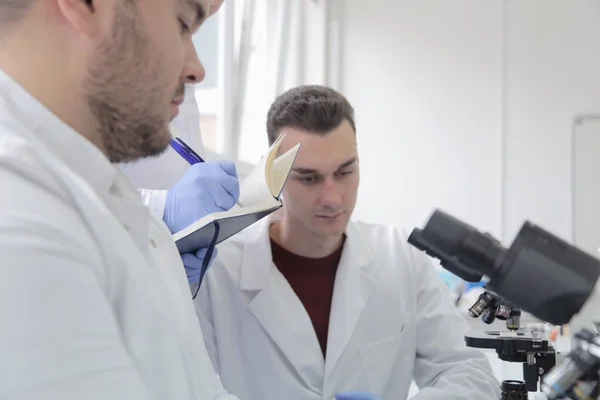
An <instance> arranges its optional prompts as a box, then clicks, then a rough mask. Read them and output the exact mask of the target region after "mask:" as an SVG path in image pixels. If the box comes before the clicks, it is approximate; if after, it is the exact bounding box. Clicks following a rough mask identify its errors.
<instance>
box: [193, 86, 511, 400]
mask: <svg viewBox="0 0 600 400" xmlns="http://www.w3.org/2000/svg"><path fill="white" fill-rule="evenodd" d="M353 114H354V112H353V109H352V107H351V106H350V104H349V103H348V102H347V100H346V99H345V98H344V97H343V96H342V95H340V94H339V93H337V92H335V91H333V90H331V89H328V88H325V87H321V86H304V87H299V88H295V89H291V90H289V91H288V92H286V93H284V94H283V95H281V96H280V97H278V98H277V99H276V100H275V102H274V103H273V105H272V106H271V109H270V111H269V113H268V122H267V131H268V135H269V140H270V142H271V143H273V141H274V140H275V139H276V138H277V137H278V135H279V134H281V133H285V134H286V137H285V139H284V140H283V142H282V144H281V147H280V151H281V152H285V151H287V150H288V149H289V148H291V147H292V146H294V145H296V144H297V143H298V142H302V148H301V150H300V153H299V155H298V158H297V159H296V162H295V165H294V168H293V171H292V173H291V175H290V177H289V178H288V181H287V183H286V186H285V189H284V192H283V194H284V200H283V204H284V206H283V211H284V212H283V216H282V217H281V218H280V219H273V218H271V219H266V220H263V221H262V222H259V223H257V224H255V225H253V226H251V227H249V228H247V229H246V230H245V231H243V232H242V233H240V234H238V235H236V236H234V237H232V238H231V239H229V240H228V241H226V242H224V243H222V244H221V245H220V246H219V256H218V257H217V259H216V260H215V262H214V264H213V266H212V267H211V269H210V270H209V271H208V273H207V274H206V276H205V278H204V281H203V282H202V286H201V289H200V293H199V295H198V297H197V298H196V300H195V305H196V310H197V313H198V316H199V319H200V322H201V326H202V330H203V333H204V340H205V344H206V347H207V350H208V352H209V354H210V356H211V359H212V361H213V365H214V366H215V369H216V370H217V372H218V373H220V375H221V378H222V381H223V383H224V385H225V386H226V387H227V388H228V390H229V391H230V392H231V393H233V394H235V395H237V396H239V397H241V398H244V399H247V400H263V399H278V398H281V399H283V398H285V399H286V400H311V399H314V400H317V399H327V400H329V399H331V398H332V397H333V396H334V394H335V393H338V392H340V391H349V390H353V391H362V392H367V393H363V397H360V395H359V394H357V393H355V394H347V395H348V396H349V397H348V398H355V399H359V398H364V399H375V398H382V399H385V400H400V399H405V398H406V397H407V395H408V392H409V386H410V384H411V381H412V380H413V379H414V380H415V382H416V383H417V385H418V386H419V387H420V389H421V390H420V392H419V393H418V394H417V395H416V396H415V397H413V399H415V400H416V399H419V400H425V399H427V400H433V399H440V400H441V399H444V400H458V399H461V400H474V399H477V400H497V399H498V398H500V390H499V386H500V385H499V382H497V381H496V379H495V378H494V376H493V374H492V371H491V367H490V365H489V363H488V361H487V359H486V357H485V356H484V354H482V353H481V352H480V351H478V350H476V349H470V348H467V347H466V346H465V344H464V333H465V332H466V330H467V329H468V328H467V322H466V320H465V318H463V317H462V316H461V315H460V314H459V313H458V312H457V310H456V309H455V307H454V305H453V302H452V298H451V296H450V294H449V291H448V290H447V288H446V287H445V286H444V284H443V283H442V282H441V280H440V279H439V278H438V277H437V275H436V272H435V269H434V266H433V263H432V260H431V259H430V258H428V257H427V256H426V255H424V253H422V252H420V251H417V250H414V249H413V248H412V247H411V246H410V245H408V244H407V242H406V238H407V237H406V234H405V233H404V232H403V231H402V230H400V229H398V228H396V227H393V226H383V225H374V224H367V223H361V222H353V221H350V219H351V215H352V211H353V209H354V205H355V201H356V196H357V190H358V185H359V158H358V153H357V146H356V132H355V124H354V115H353ZM383 145H384V144H383ZM390 173H392V172H391V171H388V170H382V175H383V174H390ZM382 179H385V178H382ZM388 181H389V182H391V184H392V185H393V179H392V180H390V179H388ZM373 195H376V194H373ZM381 201H385V198H382V199H381ZM190 272H191V271H188V273H190ZM339 398H340V399H341V398H346V397H345V396H340V397H339Z"/></svg>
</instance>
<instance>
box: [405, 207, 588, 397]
mask: <svg viewBox="0 0 600 400" xmlns="http://www.w3.org/2000/svg"><path fill="white" fill-rule="evenodd" d="M408 242H409V243H410V244H411V245H413V246H415V247H416V248H417V249H419V250H421V251H424V252H425V253H427V254H428V255H430V256H432V257H434V258H437V259H438V260H440V264H441V266H442V267H444V268H445V269H447V270H448V271H450V272H451V273H453V274H454V275H456V276H458V277H460V278H462V279H464V280H465V281H467V282H479V281H481V280H482V279H483V278H484V277H486V278H487V283H486V285H485V286H484V289H486V290H487V291H486V292H484V293H483V294H482V295H481V296H480V298H479V299H478V300H477V302H476V303H475V304H474V305H473V307H471V310H472V314H471V316H477V317H479V316H483V317H484V318H488V319H491V316H492V315H493V316H494V317H495V318H497V317H498V315H500V318H504V317H506V321H508V323H507V331H503V332H500V331H486V332H483V333H470V334H468V335H467V336H466V337H465V341H466V343H467V345H469V346H472V347H480V348H481V347H484V348H494V349H496V352H497V354H498V355H499V356H500V358H501V359H506V360H507V361H511V359H512V360H516V361H518V362H524V367H523V368H524V378H525V382H523V381H504V382H502V393H503V394H502V396H503V397H502V399H518V398H521V399H526V398H527V397H526V396H527V390H524V389H528V388H533V387H534V385H535V387H536V390H537V382H538V379H541V385H540V386H541V391H542V392H543V393H544V394H546V396H547V397H548V398H549V399H550V400H556V399H571V400H596V399H598V396H599V395H598V383H599V380H600V334H599V333H598V331H597V330H596V322H597V321H600V315H599V314H600V296H599V295H598V291H600V282H598V278H599V277H600V260H598V259H597V258H595V257H593V256H591V255H589V254H587V253H586V252H584V251H582V250H580V249H578V248H576V247H575V246H572V245H570V244H568V243H567V242H565V241H563V240H561V239H559V238H558V237H556V236H554V235H552V234H551V233H549V232H547V231H545V230H543V229H542V228H540V227H538V226H536V225H535V224H532V223H530V222H528V221H527V222H525V223H524V224H523V226H522V227H521V229H520V230H519V232H518V234H517V236H516V237H515V239H514V241H513V242H512V244H511V245H510V246H509V247H508V248H505V247H503V246H502V245H501V243H500V242H499V241H498V240H497V239H495V238H494V237H492V236H491V235H489V234H487V233H481V232H479V231H477V230H476V229H475V228H473V227H471V226H469V225H468V224H466V223H464V222H462V221H460V220H458V219H456V218H454V217H452V216H450V215H448V214H446V213H444V212H442V211H439V210H436V211H435V212H434V213H433V215H432V216H431V217H430V219H429V220H428V222H427V223H426V225H425V227H424V228H423V229H418V228H415V229H414V230H413V231H412V233H411V235H410V237H409V238H408ZM513 305H514V306H513ZM516 306H518V307H520V309H522V310H524V311H526V312H528V313H530V314H531V315H533V316H534V317H537V318H539V319H540V320H542V321H546V322H549V323H551V324H553V325H565V324H567V323H569V324H571V325H572V327H573V328H579V327H581V329H580V330H579V331H577V333H576V335H575V343H574V345H573V349H572V350H571V352H570V353H569V354H568V355H567V357H566V358H565V359H564V360H563V361H562V362H561V363H559V364H558V365H555V353H554V349H553V348H552V346H550V345H549V344H548V341H547V340H546V339H544V338H542V337H539V336H538V335H537V334H536V333H535V332H534V331H531V332H527V331H525V330H522V329H520V327H516V325H515V321H516V317H517V316H518V312H520V309H517V308H516ZM490 310H491V311H490ZM507 310H508V314H507ZM513 311H514V314H513V315H512V318H511V315H510V314H511V312H513ZM486 313H487V314H486ZM584 326H588V327H592V329H585V328H583V327H584ZM515 327H516V329H515ZM574 330H575V329H574ZM523 393H525V396H523Z"/></svg>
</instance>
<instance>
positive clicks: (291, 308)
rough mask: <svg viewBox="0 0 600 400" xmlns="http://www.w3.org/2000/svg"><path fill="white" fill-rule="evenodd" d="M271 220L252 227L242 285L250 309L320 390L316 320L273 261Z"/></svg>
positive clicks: (321, 368) (301, 374) (306, 379)
mask: <svg viewBox="0 0 600 400" xmlns="http://www.w3.org/2000/svg"><path fill="white" fill-rule="evenodd" d="M269 225H270V222H269V219H265V220H263V221H261V222H259V223H258V224H256V225H255V226H254V227H252V228H251V229H252V230H253V231H254V232H255V233H256V234H255V237H253V238H252V239H250V240H248V241H247V242H246V243H245V245H244V250H243V256H242V271H241V273H242V275H241V281H240V288H241V289H242V290H243V291H245V292H246V293H248V294H249V299H250V300H249V303H248V310H249V311H250V312H251V313H252V314H253V315H254V316H255V317H256V319H257V320H258V322H259V323H260V324H261V325H262V327H263V328H264V329H265V331H266V332H267V334H268V335H269V337H270V338H271V339H272V340H273V342H274V343H275V345H276V346H277V347H278V348H279V350H280V351H281V353H282V354H283V356H284V357H285V358H287V360H288V361H289V364H290V365H291V366H292V368H294V369H295V371H296V372H297V374H298V376H299V377H300V379H301V380H302V381H303V382H304V384H305V385H306V386H307V387H308V388H310V389H311V390H313V391H315V392H316V393H320V392H321V390H322V386H323V377H324V367H325V365H324V359H323V354H322V352H321V347H320V345H319V342H318V339H317V335H316V333H315V331H314V328H313V325H312V322H311V320H310V317H309V316H308V313H307V312H306V309H305V308H304V306H303V304H302V302H301V301H300V299H299V298H298V297H297V296H296V294H295V293H294V290H293V289H292V288H291V286H290V285H289V283H288V282H287V280H286V279H285V278H284V276H283V275H282V274H281V273H280V272H279V270H278V269H277V267H276V266H275V265H274V264H273V261H272V253H271V244H270V239H269V230H268V229H269Z"/></svg>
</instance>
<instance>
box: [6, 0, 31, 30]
mask: <svg viewBox="0 0 600 400" xmlns="http://www.w3.org/2000/svg"><path fill="white" fill-rule="evenodd" d="M33 3H35V0H0V29H3V28H5V27H8V26H10V25H13V24H15V23H17V22H19V21H21V20H22V19H23V18H24V17H25V14H27V12H28V11H29V9H30V8H31V6H32V5H33Z"/></svg>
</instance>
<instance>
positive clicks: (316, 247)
mask: <svg viewBox="0 0 600 400" xmlns="http://www.w3.org/2000/svg"><path fill="white" fill-rule="evenodd" d="M269 236H270V238H271V239H272V240H274V241H275V242H276V243H277V244H279V245H280V246H281V247H283V248H284V249H286V250H288V251H291V252H292V253H294V254H297V255H299V256H302V257H308V258H323V257H327V256H328V255H330V254H332V253H333V252H334V251H336V250H337V249H339V247H340V246H341V245H342V242H343V235H340V236H337V237H327V238H324V237H320V236H315V235H313V234H311V233H310V232H308V231H307V230H306V229H303V228H301V227H297V228H292V227H290V226H289V223H287V222H286V220H285V219H282V220H280V221H277V222H275V223H273V224H272V225H271V227H270V228H269Z"/></svg>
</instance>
